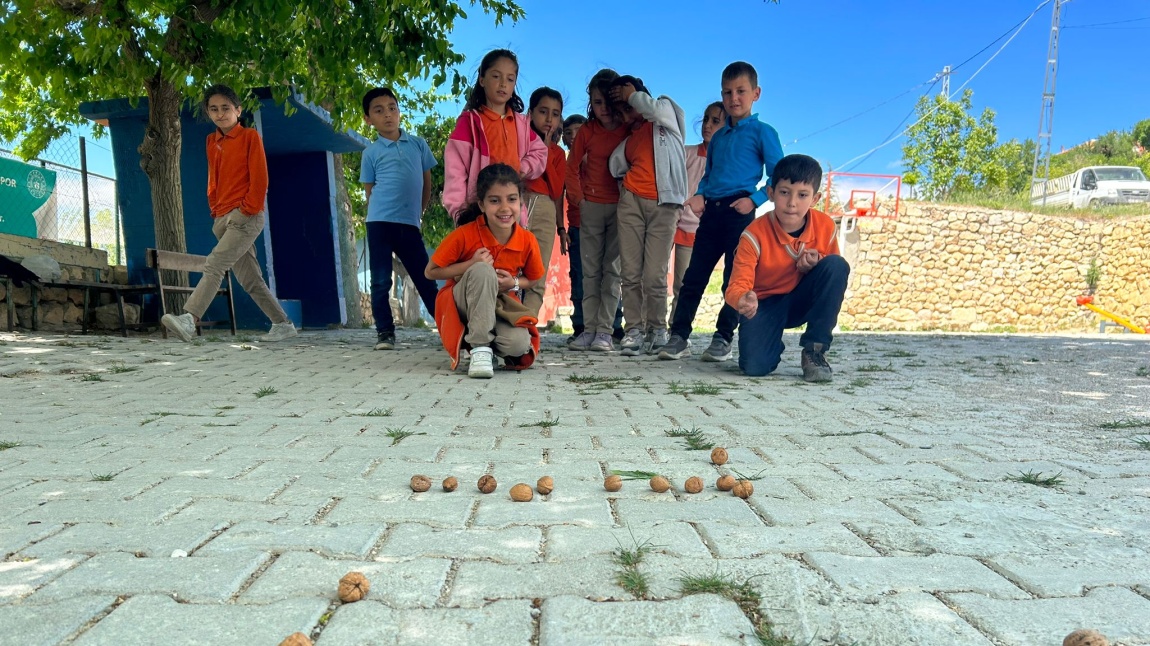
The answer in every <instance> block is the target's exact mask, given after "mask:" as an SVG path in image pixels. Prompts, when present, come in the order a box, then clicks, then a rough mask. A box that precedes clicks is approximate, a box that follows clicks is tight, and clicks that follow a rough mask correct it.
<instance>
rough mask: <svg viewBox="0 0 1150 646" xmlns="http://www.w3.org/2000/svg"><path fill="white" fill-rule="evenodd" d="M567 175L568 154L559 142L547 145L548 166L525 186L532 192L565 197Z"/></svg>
mask: <svg viewBox="0 0 1150 646" xmlns="http://www.w3.org/2000/svg"><path fill="white" fill-rule="evenodd" d="M566 176H567V155H566V154H565V153H564V152H563V149H562V148H560V147H559V144H551V145H549V146H547V168H546V169H545V170H544V171H543V174H542V175H540V176H539V177H536V178H535V179H529V180H527V182H526V183H525V185H524V186H525V188H526V189H527V190H529V191H531V192H532V193H538V194H540V195H546V196H547V197H549V198H551V199H553V200H557V199H559V198H560V197H563V180H565V179H566Z"/></svg>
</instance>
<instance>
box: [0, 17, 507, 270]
mask: <svg viewBox="0 0 1150 646" xmlns="http://www.w3.org/2000/svg"><path fill="white" fill-rule="evenodd" d="M476 4H478V5H479V6H480V7H481V8H482V9H483V10H484V11H485V12H489V13H491V14H493V15H494V18H495V22H496V23H497V24H498V23H500V22H502V21H503V20H504V19H511V20H518V19H519V18H520V17H522V16H523V11H522V9H520V8H519V7H518V5H516V4H515V2H514V0H477V3H476ZM464 17H466V14H465V13H464V11H463V8H462V7H461V6H460V4H459V3H457V2H454V1H441V2H434V3H430V2H421V1H416V0H303V1H302V2H299V3H288V2H281V1H279V0H150V1H149V2H146V3H145V2H129V1H128V0H8V1H7V2H5V3H4V4H3V5H2V7H0V57H2V59H3V60H4V65H3V66H2V67H0V136H3V137H5V138H7V139H16V138H18V137H19V138H21V140H22V142H21V145H20V147H19V149H18V151H17V152H18V153H19V154H20V155H21V156H22V157H25V158H31V157H34V156H35V155H36V154H37V153H39V152H40V151H42V150H43V149H44V148H45V147H46V146H47V145H48V143H50V142H51V141H52V139H54V138H55V137H57V136H59V135H60V134H62V133H63V132H64V131H66V129H67V127H68V126H69V125H72V124H78V123H81V122H82V119H81V117H80V115H79V114H78V112H77V107H78V105H79V104H80V103H81V102H83V101H89V100H98V99H107V98H114V97H131V98H135V97H138V96H140V95H141V94H144V95H146V96H147V99H148V125H147V129H146V132H145V135H144V139H143V141H142V142H141V143H140V147H139V151H140V155H141V161H140V165H141V167H142V168H143V170H144V171H145V172H146V173H147V175H148V178H149V180H150V183H151V194H152V208H153V213H154V214H155V215H154V217H155V219H156V244H157V245H158V246H159V248H161V249H169V250H175V251H184V250H185V249H186V246H185V240H184V217H183V205H182V202H181V194H182V189H181V182H180V149H181V146H182V140H181V130H180V111H181V108H182V107H183V106H184V105H185V101H187V100H188V99H192V100H195V99H198V98H199V97H198V96H197V95H198V93H199V92H200V89H201V88H203V87H205V86H206V85H208V84H209V83H214V82H221V83H228V84H231V85H233V86H235V87H237V88H252V87H261V86H270V87H271V88H272V93H273V95H274V96H275V97H276V99H277V100H280V101H283V100H284V99H286V97H287V96H288V94H289V93H290V92H291V91H292V90H293V89H298V90H299V91H301V92H303V93H304V94H305V95H307V96H308V97H309V98H310V99H311V100H312V101H315V102H317V103H319V104H321V105H323V106H325V107H327V108H328V109H329V110H330V111H331V112H332V116H333V118H334V120H335V123H336V125H337V126H340V127H344V126H346V125H347V124H349V123H352V122H354V121H355V120H356V118H357V117H358V112H357V110H358V109H359V106H360V103H359V99H360V97H362V95H363V92H364V91H365V90H366V88H367V86H368V85H369V84H371V83H374V82H389V83H391V84H392V85H394V86H396V87H397V89H400V90H401V91H402V90H405V89H406V90H408V91H410V90H411V88H412V85H411V84H410V81H413V80H416V79H425V80H426V79H430V80H431V81H432V83H433V84H435V85H439V84H442V83H445V82H447V80H448V78H449V76H450V77H451V80H452V85H453V87H454V89H455V90H456V92H458V90H459V89H460V88H461V87H462V84H463V78H462V77H461V76H460V75H459V74H458V72H455V71H453V67H452V66H454V65H457V64H459V63H461V62H462V61H463V56H462V55H461V54H459V53H457V52H455V50H454V49H453V46H452V43H451V41H450V40H449V35H450V33H451V30H452V27H453V26H454V24H455V21H456V20H457V19H460V18H464ZM249 100H250V99H249ZM253 103H254V101H253Z"/></svg>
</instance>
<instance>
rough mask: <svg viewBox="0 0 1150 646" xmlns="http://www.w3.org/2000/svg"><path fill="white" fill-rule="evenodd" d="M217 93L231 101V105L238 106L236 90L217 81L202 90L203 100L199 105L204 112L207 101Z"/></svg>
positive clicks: (238, 100)
mask: <svg viewBox="0 0 1150 646" xmlns="http://www.w3.org/2000/svg"><path fill="white" fill-rule="evenodd" d="M217 95H219V96H222V97H224V98H225V99H227V100H228V103H231V104H232V105H233V106H235V107H237V108H238V107H240V95H238V94H236V91H235V90H233V89H232V88H230V87H228V86H226V85H223V84H222V83H217V84H216V85H213V86H211V87H209V88H208V89H206V90H204V100H203V102H202V103H201V104H200V107H201V108H203V111H204V112H205V113H207V111H208V101H210V100H211V98H212V97H213V96H217Z"/></svg>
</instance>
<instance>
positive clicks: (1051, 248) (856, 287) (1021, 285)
mask: <svg viewBox="0 0 1150 646" xmlns="http://www.w3.org/2000/svg"><path fill="white" fill-rule="evenodd" d="M843 239H844V241H845V244H844V245H843V255H844V256H845V257H846V258H847V260H848V261H849V262H850V263H851V268H852V271H851V280H850V286H849V288H848V291H847V300H846V302H845V303H844V306H843V314H842V316H841V317H840V319H839V322H840V324H841V325H843V326H844V327H848V328H850V329H863V330H939V329H941V330H962V331H975V332H978V331H987V330H996V329H997V330H1003V331H1010V330H1018V331H1027V332H1044V331H1053V330H1079V331H1087V330H1097V329H1098V320H1099V319H1098V316H1097V315H1096V314H1094V313H1092V312H1089V311H1088V310H1086V309H1085V308H1082V307H1081V306H1079V305H1077V304H1076V303H1075V297H1076V296H1078V295H1079V294H1082V293H1083V292H1084V291H1085V289H1086V279H1085V276H1086V272H1087V269H1088V268H1089V267H1090V263H1091V260H1096V261H1097V263H1098V266H1099V268H1100V269H1101V272H1102V275H1101V280H1100V281H1099V283H1098V290H1097V294H1096V296H1095V304H1096V305H1098V306H1099V307H1102V308H1103V309H1107V310H1109V311H1111V312H1114V313H1116V314H1118V315H1120V316H1123V317H1126V318H1128V319H1131V320H1133V321H1134V322H1135V323H1137V324H1139V325H1143V326H1145V325H1147V324H1148V323H1150V215H1145V216H1137V217H1115V218H1108V219H1101V218H1095V219H1082V218H1078V217H1071V216H1055V215H1042V214H1037V213H1018V212H1011V211H996V210H991V209H983V208H978V207H968V206H955V205H943V204H923V203H910V204H907V205H906V210H905V213H904V214H903V215H901V216H899V218H898V219H897V220H894V219H863V220H861V221H860V222H859V226H858V228H857V230H856V231H854V232H853V233H847V234H844V236H843Z"/></svg>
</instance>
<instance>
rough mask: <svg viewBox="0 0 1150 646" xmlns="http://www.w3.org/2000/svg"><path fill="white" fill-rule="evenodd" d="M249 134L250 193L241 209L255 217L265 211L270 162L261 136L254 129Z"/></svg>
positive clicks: (248, 131)
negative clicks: (265, 153) (265, 154)
mask: <svg viewBox="0 0 1150 646" xmlns="http://www.w3.org/2000/svg"><path fill="white" fill-rule="evenodd" d="M248 133H250V134H249V135H248V192H247V194H246V195H245V196H244V202H243V204H242V205H241V207H240V209H241V210H242V211H243V213H244V215H255V214H256V213H259V212H260V211H262V210H264V199H265V198H266V197H267V194H268V161H267V157H265V156H264V144H263V141H261V140H260V134H259V133H258V132H256V130H255V129H254V128H252V129H249V130H247V131H245V134H248Z"/></svg>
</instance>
